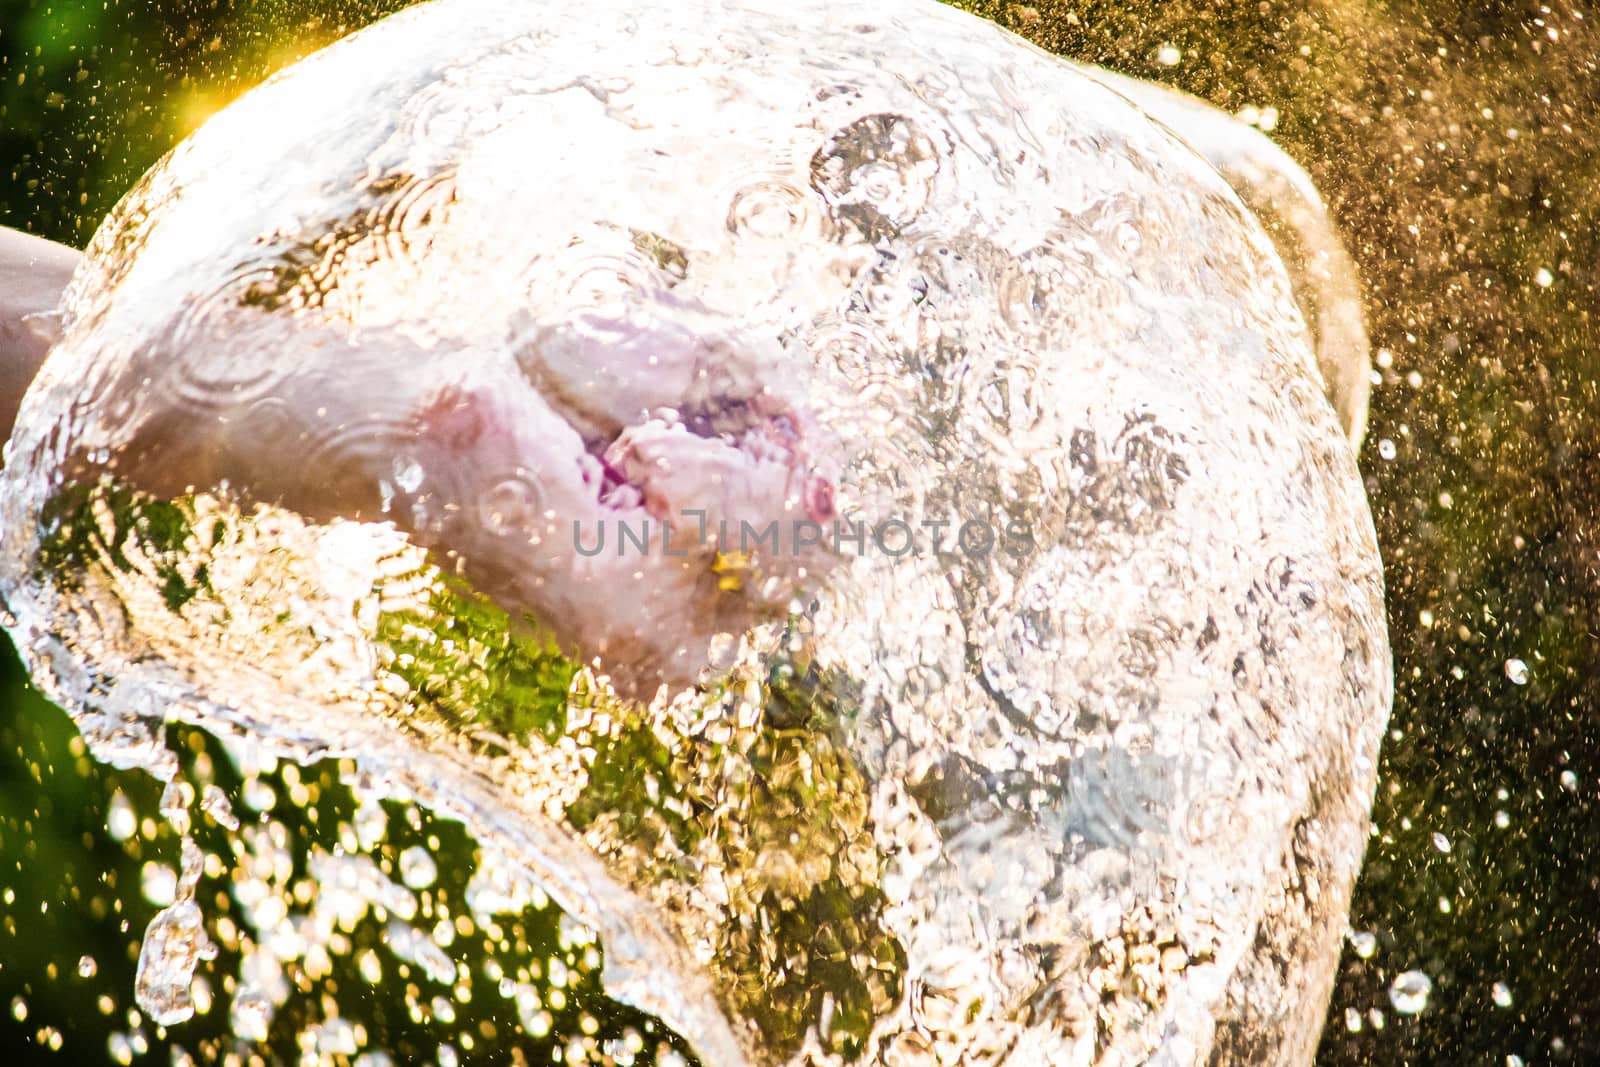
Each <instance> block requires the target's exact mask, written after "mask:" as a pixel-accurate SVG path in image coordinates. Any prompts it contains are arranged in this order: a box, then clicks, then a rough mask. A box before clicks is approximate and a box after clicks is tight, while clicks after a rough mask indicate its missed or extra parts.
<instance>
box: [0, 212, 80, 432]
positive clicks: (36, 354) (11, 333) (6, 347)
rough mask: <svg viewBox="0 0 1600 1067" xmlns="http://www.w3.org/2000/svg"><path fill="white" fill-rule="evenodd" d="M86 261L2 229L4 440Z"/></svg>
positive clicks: (0, 411) (0, 395)
mask: <svg viewBox="0 0 1600 1067" xmlns="http://www.w3.org/2000/svg"><path fill="white" fill-rule="evenodd" d="M81 258H82V257H81V256H80V255H79V254H78V252H77V251H76V250H75V249H71V248H68V247H67V246H66V245H58V244H55V243H54V242H51V241H46V240H43V239H42V238H38V237H34V236H32V235H31V234H26V233H20V232H18V231H16V230H8V229H5V228H3V227H0V439H3V438H8V437H10V436H11V426H12V423H13V422H14V421H15V419H16V417H17V408H18V407H19V406H20V405H21V403H22V394H23V393H25V392H27V389H28V383H29V382H31V381H33V376H34V374H35V373H36V372H37V371H38V369H39V364H41V363H43V362H44V356H45V353H46V352H48V351H49V349H50V344H51V341H52V340H54V336H55V324H54V321H53V316H54V313H55V308H56V304H57V302H58V301H59V300H60V299H61V291H62V290H63V289H65V288H66V286H67V282H68V280H69V279H71V277H72V272H73V270H75V269H76V268H77V266H78V261H79V260H80V259H81Z"/></svg>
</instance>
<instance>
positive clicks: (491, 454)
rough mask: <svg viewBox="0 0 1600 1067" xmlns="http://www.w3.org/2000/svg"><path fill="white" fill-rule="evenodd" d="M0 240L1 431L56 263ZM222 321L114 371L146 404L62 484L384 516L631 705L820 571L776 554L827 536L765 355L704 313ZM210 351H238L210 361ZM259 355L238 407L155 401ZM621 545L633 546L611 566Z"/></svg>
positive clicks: (63, 271)
mask: <svg viewBox="0 0 1600 1067" xmlns="http://www.w3.org/2000/svg"><path fill="white" fill-rule="evenodd" d="M4 237H5V241H4V243H0V256H4V262H3V263H0V277H15V278H17V279H19V281H18V283H17V284H16V285H14V286H13V287H11V288H10V289H9V290H8V291H7V292H8V294H10V296H11V302H10V303H9V304H8V305H7V306H6V308H5V314H6V324H5V325H6V326H7V328H8V332H6V333H4V334H3V335H0V336H4V337H5V338H6V347H5V349H4V351H3V352H0V355H3V357H4V360H5V364H6V370H7V372H8V374H9V378H8V379H7V381H8V382H11V381H13V380H14V383H15V385H14V388H11V389H10V390H9V391H8V392H7V394H6V396H5V397H4V403H5V410H4V412H3V415H4V418H5V421H6V425H7V427H8V428H9V426H10V424H11V421H12V420H13V419H14V417H15V415H16V412H17V408H18V405H19V404H20V402H21V399H22V396H23V393H24V391H25V388H26V383H27V380H28V379H29V378H31V377H32V376H33V374H34V373H35V371H37V369H38V367H39V365H40V362H41V361H42V359H43V357H44V354H45V352H46V351H47V349H48V345H49V343H50V341H51V340H52V339H53V333H54V329H55V327H56V326H57V322H56V319H55V316H54V311H53V309H54V308H55V306H56V303H57V300H58V299H59V296H60V293H61V290H62V288H63V287H64V285H65V284H66V281H67V280H68V278H69V277H70V271H71V267H72V265H73V264H75V263H76V261H77V259H78V256H77V253H75V252H73V251H72V250H71V249H66V248H62V247H60V246H55V245H51V244H49V243H48V242H42V241H38V240H36V239H33V238H27V237H24V236H23V235H20V234H10V233H6V234H4ZM231 314H232V315H233V316H234V317H233V318H231V319H230V320H229V322H228V325H227V326H226V329H227V331H228V332H227V333H226V335H225V336H222V337H218V336H215V335H213V336H203V335H195V334H193V333H192V332H190V331H189V330H188V329H186V328H185V324H184V323H183V322H182V321H181V320H180V321H179V322H178V324H177V325H175V326H174V327H173V328H172V329H170V330H168V331H166V332H164V333H163V334H161V335H160V336H159V337H158V338H157V339H156V340H154V341H153V342H152V343H150V344H148V345H147V346H145V347H144V348H143V349H142V350H141V351H140V352H139V353H138V354H137V355H136V357H135V358H136V359H137V360H138V361H139V362H141V363H142V364H143V365H144V367H145V371H144V373H143V374H142V375H141V377H142V378H143V379H144V380H145V381H146V382H147V384H148V388H147V389H146V390H145V393H146V394H147V396H146V397H144V398H132V397H130V398H128V399H129V403H130V404H131V405H133V406H134V408H135V409H136V410H137V409H139V408H140V407H142V406H143V405H144V404H145V402H146V400H148V401H150V408H151V410H149V411H147V412H145V413H144V414H142V415H140V416H139V417H137V418H134V419H132V420H130V425H131V426H133V427H134V428H133V431H132V433H131V436H130V437H129V438H128V439H127V440H126V441H125V442H124V444H123V445H122V446H121V447H120V451H118V452H117V453H116V454H115V455H114V456H113V457H112V458H111V460H110V461H109V463H107V464H105V465H104V467H103V468H102V467H101V466H100V465H99V464H98V463H94V462H91V463H88V464H87V465H86V466H85V468H84V469H82V470H80V471H79V474H80V475H81V476H83V477H87V478H93V477H96V476H97V474H98V473H99V471H100V470H102V469H105V470H109V471H110V472H111V473H113V474H114V475H115V476H116V477H117V478H118V479H119V480H122V481H124V482H125V483H127V484H130V485H131V486H133V487H135V488H138V489H142V490H144V491H146V492H149V493H152V494H154V495H156V496H159V497H168V498H172V497H178V496H182V495H184V494H186V493H189V492H194V491H206V490H217V489H220V488H223V487H224V486H225V487H227V488H228V489H229V490H230V491H231V492H232V494H233V495H235V496H236V497H238V498H242V499H243V500H245V501H248V502H256V503H271V504H281V505H283V506H286V507H288V508H290V509H292V510H294V511H296V512H298V513H300V514H301V515H303V516H305V517H306V518H308V519H311V520H313V521H321V522H326V521H332V520H334V519H339V518H344V519H354V520H361V521H379V522H383V521H387V522H393V523H394V524H395V525H396V526H398V527H400V528H401V529H403V530H405V531H406V532H407V533H408V534H410V535H411V537H412V539H413V540H414V541H416V542H417V543H419V544H421V545H423V546H425V547H427V548H429V549H432V550H434V551H435V553H436V554H437V555H438V556H439V558H440V562H441V563H442V564H443V565H445V566H454V567H457V568H459V570H460V571H461V572H462V573H463V574H465V575H466V576H467V577H468V578H469V579H470V580H472V581H473V582H474V583H475V584H476V585H477V586H478V587H479V588H481V589H483V590H484V591H485V592H487V593H489V595H491V596H493V597H494V598H495V599H496V600H498V601H499V602H500V603H501V604H502V606H503V607H506V608H507V609H508V610H509V611H511V612H512V614H513V615H514V616H518V615H525V616H526V617H528V618H529V619H530V620H531V621H532V622H534V623H535V624H536V625H539V626H540V627H542V628H543V629H545V630H547V631H548V633H549V635H550V636H551V637H552V638H553V639H554V640H555V641H556V642H557V643H558V644H560V645H561V646H562V647H563V648H564V649H565V650H566V651H567V652H568V653H569V654H573V655H576V656H578V657H579V658H580V659H581V660H584V661H588V660H590V659H594V660H597V661H598V662H599V665H600V668H601V670H602V671H603V672H604V673H606V674H608V675H610V677H611V678H612V681H613V684H615V685H616V686H617V688H618V689H619V690H622V691H623V692H625V693H628V694H630V695H635V696H640V697H648V696H649V695H650V694H651V693H652V692H654V691H655V689H656V687H657V686H658V685H659V684H661V683H663V682H664V683H667V684H668V685H672V686H678V685H682V684H685V683H688V682H692V681H693V680H694V679H695V677H696V676H697V674H698V673H699V671H700V670H701V668H702V667H703V666H704V665H705V664H706V662H707V659H708V656H709V652H710V649H711V647H712V645H713V642H714V641H715V640H716V638H717V636H718V635H719V634H729V635H733V636H737V635H738V634H740V633H742V632H744V631H745V630H747V629H749V628H750V627H751V626H752V625H755V624H757V623H759V622H761V621H765V620H771V619H778V618H782V617H783V615H784V614H785V613H786V612H787V611H788V610H789V609H790V606H791V602H792V600H793V598H794V596H795V595H796V593H797V592H800V591H802V590H803V589H805V588H807V587H809V586H810V585H811V584H812V583H814V582H815V580H816V579H818V578H819V577H820V576H821V575H822V574H823V573H824V572H825V571H826V569H827V568H828V567H829V566H830V565H831V562H832V560H831V557H829V556H828V554H827V553H826V552H825V551H823V550H821V549H820V548H819V547H818V546H817V545H814V544H813V545H803V546H799V547H798V548H797V547H796V546H795V544H794V543H793V538H792V533H791V531H792V530H793V529H794V528H795V523H805V522H811V523H818V524H822V523H827V522H829V521H830V520H832V518H833V506H834V505H833V484H834V482H833V478H834V474H833V472H832V470H831V469H830V467H829V465H828V464H827V462H826V461H825V459H824V457H823V456H822V455H820V454H819V449H818V447H817V441H816V436H817V435H816V430H815V427H814V426H813V425H812V423H811V420H810V419H809V418H808V416H807V415H806V414H805V413H804V412H803V411H802V410H801V409H800V408H799V407H797V406H796V405H794V404H791V403H790V402H789V401H788V400H786V399H785V393H787V392H789V391H788V390H785V389H783V388H782V387H781V385H779V384H778V383H775V382H774V381H772V380H771V378H770V368H771V366H772V364H773V362H774V358H773V357H774V353H773V352H771V351H769V350H768V349H769V347H770V346H772V345H775V344H776V342H773V341H770V340H766V339H762V338H756V337H751V336H748V335H745V334H742V333H740V332H739V331H738V329H737V328H736V326H734V325H733V324H731V323H730V322H728V320H727V319H726V318H725V317H722V316H718V315H716V314H714V313H712V312H709V311H707V310H706V309H702V308H697V307H694V306H689V305H685V304H683V303H681V302H678V301H674V300H673V299H672V298H670V297H666V296H655V297H640V298H639V299H636V300H633V301H630V302H629V303H628V304H627V306H625V307H619V308H616V309H613V310H612V313H609V314H608V313H604V312H585V313H582V314H579V315H577V316H575V317H573V318H572V319H571V320H569V321H565V322H561V323H557V324H553V325H550V324H533V323H526V324H522V325H521V326H520V327H519V328H518V329H517V331H516V333H515V335H514V337H513V339H512V342H511V346H510V347H511V356H512V357H513V358H506V353H503V352H493V353H490V352H465V351H464V352H459V353H451V354H448V356H447V357H443V358H442V357H441V354H440V353H438V352H432V351H424V350H422V349H419V348H418V347H417V345H416V344H415V343H414V342H413V341H411V340H409V339H408V338H405V337H402V336H399V335H396V334H392V333H388V332H385V331H377V330H372V331H363V332H362V333H361V334H360V335H357V336H352V335H351V334H349V333H348V332H346V331H344V330H341V329H339V328H337V327H334V326H331V325H329V324H327V323H325V322H320V321H318V320H315V319H311V318H295V317H293V316H290V315H286V314H282V313H277V312H269V311H263V310H260V309H257V308H250V307H237V308H236V309H235V310H234V311H233V312H232V313H231ZM219 349H221V350H223V351H221V352H219ZM227 349H231V350H232V352H231V353H228V352H227V351H226V350H227ZM240 353H244V354H243V355H242V356H241V355H240ZM251 353H254V354H255V355H251ZM227 354H233V355H236V356H239V358H238V359H237V360H235V361H234V362H233V363H229V362H228V361H227V360H226V359H221V360H220V361H219V360H218V359H216V358H215V357H218V356H225V355H227ZM263 354H269V355H263ZM264 359H270V361H271V363H272V364H273V366H271V367H269V368H266V372H267V373H269V374H270V375H271V388H270V389H269V390H267V391H266V392H265V393H264V394H262V395H259V396H256V395H254V394H251V393H250V392H249V389H248V383H245V386H244V387H242V388H240V389H230V388H227V387H224V388H221V389H218V390H217V391H216V394H215V395H213V396H210V397H209V398H208V399H207V402H205V403H200V404H198V405H197V404H171V405H162V404H160V402H159V401H160V398H161V397H164V396H171V395H174V393H175V392H180V391H183V390H185V389H186V388H187V389H193V388H194V386H195V382H194V380H193V374H194V373H195V369H196V368H201V369H214V367H213V364H214V365H216V366H222V367H226V368H234V369H236V368H237V367H244V368H246V369H247V370H253V371H261V370H262V367H261V365H260V364H261V363H262V361H263V360H264ZM395 368H401V369H402V370H403V371H404V373H399V374H396V373H395ZM439 368H445V369H444V370H440V369H439ZM773 523H776V524H777V525H778V527H779V528H780V529H781V531H782V533H781V536H780V540H779V542H778V543H777V544H776V545H775V546H773V548H772V549H770V550H768V551H766V552H765V553H758V554H754V555H752V554H750V553H746V552H743V551H741V547H742V545H743V543H742V542H741V541H739V540H737V539H736V538H737V536H738V535H737V531H739V530H740V529H741V526H742V524H749V525H750V526H751V527H754V528H756V529H764V528H766V527H768V526H769V525H770V524H773ZM623 529H627V530H629V531H631V532H632V533H633V534H634V536H635V537H638V538H641V539H642V540H643V541H644V542H645V544H634V545H632V546H631V547H630V548H629V549H628V550H627V551H623V550H622V549H621V547H620V545H619V541H620V538H621V536H622V530H623ZM724 530H725V531H728V534H727V536H728V543H722V542H719V531H724ZM667 531H670V533H667ZM664 536H666V537H670V540H669V541H664V540H663V537H664ZM602 538H603V539H604V540H603V544H602V540H601V539H602Z"/></svg>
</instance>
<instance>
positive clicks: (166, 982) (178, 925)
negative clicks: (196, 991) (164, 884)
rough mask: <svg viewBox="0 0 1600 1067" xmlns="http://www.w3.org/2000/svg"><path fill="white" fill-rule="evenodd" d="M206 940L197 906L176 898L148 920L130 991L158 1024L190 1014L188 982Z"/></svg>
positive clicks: (183, 1017) (182, 1019)
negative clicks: (137, 966) (132, 986)
mask: <svg viewBox="0 0 1600 1067" xmlns="http://www.w3.org/2000/svg"><path fill="white" fill-rule="evenodd" d="M206 947H207V940H206V935H205V930H204V921H203V917H202V915H201V913H200V906H199V905H198V904H196V903H195V902H194V901H192V900H180V901H178V902H177V903H176V904H173V905H171V906H170V907H167V908H163V909H162V910H161V911H159V912H157V913H156V917H155V918H154V919H151V920H150V926H149V927H148V928H147V929H146V930H145V935H144V944H143V946H142V947H141V949H140V951H139V968H138V971H137V977H136V979H135V985H134V995H135V996H136V997H137V998H138V1000H139V1006H140V1007H141V1008H143V1009H144V1010H145V1011H146V1012H148V1013H149V1014H150V1018H151V1019H152V1020H154V1021H155V1022H156V1023H157V1024H158V1025H160V1026H173V1025H175V1024H177V1023H181V1022H183V1021H184V1020H186V1019H188V1018H190V1017H192V1016H193V1015H194V1000H193V998H192V997H191V996H190V991H189V986H190V984H191V983H193V981H194V971H195V967H196V966H197V965H198V964H199V962H200V957H201V955H202V954H203V953H204V952H205V949H206Z"/></svg>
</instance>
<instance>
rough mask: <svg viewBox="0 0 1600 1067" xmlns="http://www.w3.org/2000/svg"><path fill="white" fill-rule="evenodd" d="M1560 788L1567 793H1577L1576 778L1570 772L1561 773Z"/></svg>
mask: <svg viewBox="0 0 1600 1067" xmlns="http://www.w3.org/2000/svg"><path fill="white" fill-rule="evenodd" d="M1561 788H1562V789H1565V790H1566V791H1567V792H1569V793H1576V792H1577V791H1578V776H1577V775H1576V774H1573V773H1572V772H1571V771H1562V772H1561Z"/></svg>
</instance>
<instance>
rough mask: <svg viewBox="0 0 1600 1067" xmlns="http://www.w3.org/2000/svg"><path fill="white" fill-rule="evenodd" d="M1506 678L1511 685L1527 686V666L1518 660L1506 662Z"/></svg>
mask: <svg viewBox="0 0 1600 1067" xmlns="http://www.w3.org/2000/svg"><path fill="white" fill-rule="evenodd" d="M1506 677H1507V678H1510V679H1511V682H1512V684H1513V685H1527V684H1528V665H1527V664H1526V663H1524V662H1523V661H1522V660H1520V659H1508V660H1506Z"/></svg>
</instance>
